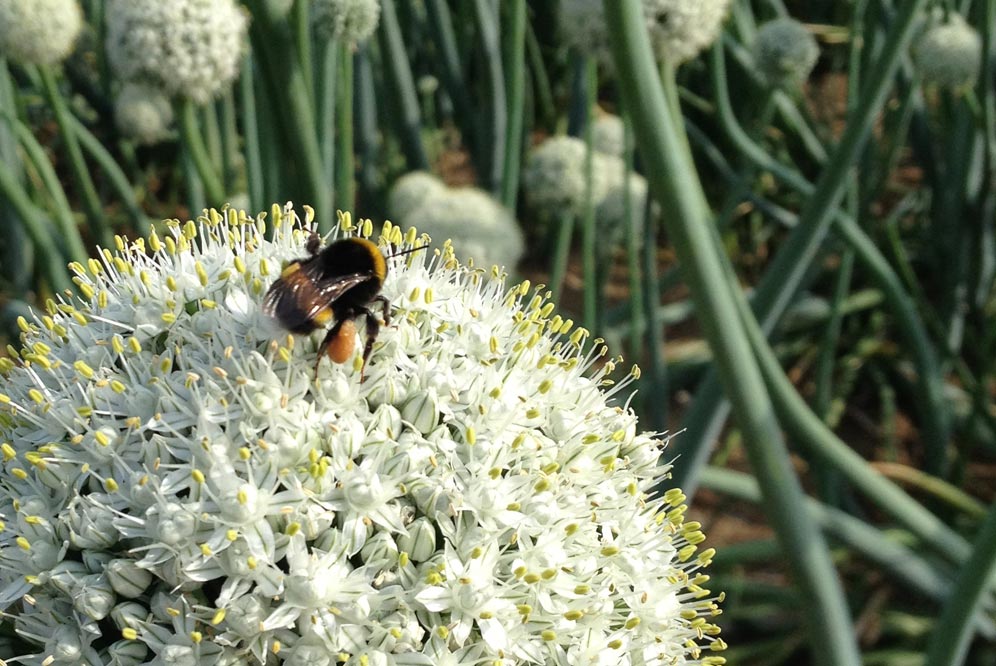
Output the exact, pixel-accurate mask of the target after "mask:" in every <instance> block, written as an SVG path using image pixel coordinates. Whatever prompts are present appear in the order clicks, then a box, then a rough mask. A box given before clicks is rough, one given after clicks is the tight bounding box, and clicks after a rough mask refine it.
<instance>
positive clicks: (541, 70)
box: [526, 21, 557, 134]
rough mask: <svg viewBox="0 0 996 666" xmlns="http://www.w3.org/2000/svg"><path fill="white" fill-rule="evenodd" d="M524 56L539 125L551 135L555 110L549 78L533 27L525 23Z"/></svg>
mask: <svg viewBox="0 0 996 666" xmlns="http://www.w3.org/2000/svg"><path fill="white" fill-rule="evenodd" d="M526 55H527V56H528V57H529V72H530V74H531V75H532V77H533V92H534V93H535V96H536V107H537V112H538V113H537V115H539V118H540V124H541V125H542V126H543V127H545V128H546V131H547V132H549V133H550V134H553V133H554V132H555V131H556V129H557V108H556V106H555V105H554V103H553V93H552V92H551V87H550V77H549V76H547V73H546V66H545V65H544V64H543V54H542V53H541V52H540V46H539V40H537V39H536V32H535V31H534V30H533V25H532V23H530V22H528V21H527V22H526Z"/></svg>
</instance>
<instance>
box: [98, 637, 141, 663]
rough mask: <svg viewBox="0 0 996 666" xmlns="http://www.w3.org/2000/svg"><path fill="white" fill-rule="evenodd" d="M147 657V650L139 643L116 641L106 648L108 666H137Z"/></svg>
mask: <svg viewBox="0 0 996 666" xmlns="http://www.w3.org/2000/svg"><path fill="white" fill-rule="evenodd" d="M148 655H149V648H148V647H146V645H145V643H142V642H141V641H118V642H116V643H111V644H110V646H108V648H107V656H108V657H110V658H111V661H110V663H109V664H108V666H139V664H144V663H145V658H146V657H147V656H148Z"/></svg>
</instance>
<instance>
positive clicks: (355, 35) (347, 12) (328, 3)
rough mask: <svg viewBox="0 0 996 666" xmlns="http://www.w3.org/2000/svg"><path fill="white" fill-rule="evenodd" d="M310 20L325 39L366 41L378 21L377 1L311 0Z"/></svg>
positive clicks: (378, 5) (378, 4) (378, 3)
mask: <svg viewBox="0 0 996 666" xmlns="http://www.w3.org/2000/svg"><path fill="white" fill-rule="evenodd" d="M311 16H312V21H313V23H314V24H315V28H316V29H317V30H318V32H319V33H320V34H322V35H323V36H325V37H326V38H334V39H339V40H343V41H346V42H349V43H356V42H362V41H366V40H367V39H369V38H370V36H371V35H373V33H374V31H375V30H376V29H377V24H378V23H379V22H380V2H378V0H313V2H312V5H311Z"/></svg>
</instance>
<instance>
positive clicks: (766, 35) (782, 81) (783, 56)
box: [754, 17, 820, 87]
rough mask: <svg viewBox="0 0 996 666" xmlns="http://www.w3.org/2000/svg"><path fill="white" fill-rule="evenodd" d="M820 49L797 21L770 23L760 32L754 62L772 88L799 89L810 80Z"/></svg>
mask: <svg viewBox="0 0 996 666" xmlns="http://www.w3.org/2000/svg"><path fill="white" fill-rule="evenodd" d="M819 57H820V47H819V45H818V44H817V43H816V39H815V38H814V37H813V35H812V34H810V32H809V30H807V29H806V26H804V25H803V24H801V23H799V22H798V21H796V20H795V19H793V18H788V17H785V18H777V19H775V20H773V21H768V22H767V23H765V24H764V25H762V26H761V27H760V28H759V29H758V31H757V37H756V39H755V41H754V62H755V63H756V65H757V68H758V70H759V71H760V73H761V75H762V76H763V77H764V79H765V80H766V81H767V82H768V85H771V86H781V87H797V86H799V85H801V84H802V83H803V82H804V81H805V80H806V79H808V78H809V73H810V72H812V71H813V66H814V65H816V60H817V59H818V58H819Z"/></svg>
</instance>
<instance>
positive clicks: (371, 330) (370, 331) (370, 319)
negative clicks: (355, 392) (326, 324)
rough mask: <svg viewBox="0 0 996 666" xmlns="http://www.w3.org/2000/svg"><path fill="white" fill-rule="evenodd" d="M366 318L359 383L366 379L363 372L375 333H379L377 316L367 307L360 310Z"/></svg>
mask: <svg viewBox="0 0 996 666" xmlns="http://www.w3.org/2000/svg"><path fill="white" fill-rule="evenodd" d="M361 312H363V315H364V316H365V318H366V324H367V342H366V344H365V345H363V368H362V369H361V370H360V383H361V384H362V383H363V382H364V381H366V377H364V376H363V374H364V373H365V372H366V370H367V361H368V360H369V359H370V353H371V352H372V351H373V347H374V342H375V341H376V340H377V335H378V334H379V333H380V322H379V321H377V317H375V316H374V313H373V312H371V311H370V310H369V309H367V308H363V310H361Z"/></svg>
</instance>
